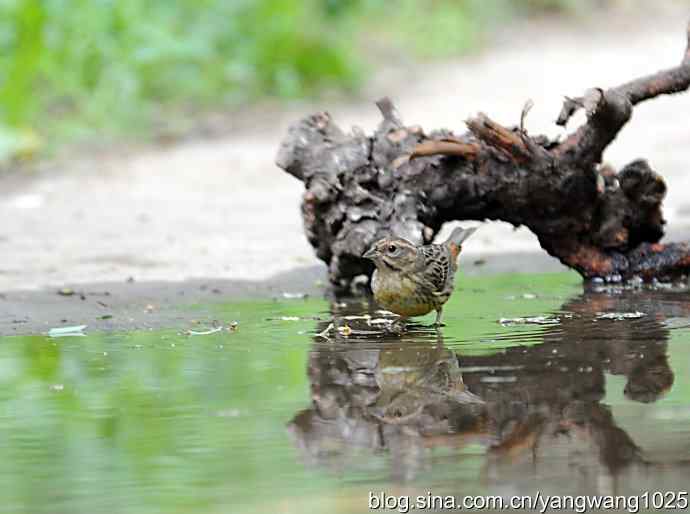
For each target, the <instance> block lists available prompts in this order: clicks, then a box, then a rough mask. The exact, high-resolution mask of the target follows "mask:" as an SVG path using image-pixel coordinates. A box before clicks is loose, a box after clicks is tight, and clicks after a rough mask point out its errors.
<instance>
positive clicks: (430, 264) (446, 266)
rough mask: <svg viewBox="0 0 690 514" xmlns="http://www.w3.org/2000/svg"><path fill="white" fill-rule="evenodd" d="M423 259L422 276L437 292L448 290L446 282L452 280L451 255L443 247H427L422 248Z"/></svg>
mask: <svg viewBox="0 0 690 514" xmlns="http://www.w3.org/2000/svg"><path fill="white" fill-rule="evenodd" d="M422 256H423V257H424V260H423V266H424V276H425V278H426V279H427V280H428V281H429V283H430V284H431V285H432V286H433V289H434V290H435V291H437V292H442V291H446V290H447V289H448V281H449V279H451V280H452V269H451V268H452V266H453V263H452V262H451V255H450V252H449V251H448V248H447V247H445V246H444V245H427V246H423V247H422Z"/></svg>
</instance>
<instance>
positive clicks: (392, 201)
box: [276, 26, 690, 287]
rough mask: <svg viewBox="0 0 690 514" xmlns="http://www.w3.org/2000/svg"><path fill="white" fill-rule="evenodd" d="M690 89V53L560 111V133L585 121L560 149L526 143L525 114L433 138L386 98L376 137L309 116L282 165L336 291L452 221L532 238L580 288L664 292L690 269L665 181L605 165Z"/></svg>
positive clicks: (297, 127) (643, 169) (639, 166)
mask: <svg viewBox="0 0 690 514" xmlns="http://www.w3.org/2000/svg"><path fill="white" fill-rule="evenodd" d="M688 38H689V41H690V26H689V30H688ZM689 86H690V45H689V46H688V48H687V50H686V52H685V54H684V56H683V59H682V61H681V63H680V65H679V66H677V67H675V68H671V69H668V70H663V71H660V72H658V73H656V74H653V75H649V76H646V77H642V78H639V79H636V80H633V81H631V82H628V83H626V84H623V85H621V86H618V87H614V88H610V89H606V90H604V89H600V88H595V89H591V90H589V91H588V92H586V93H585V94H584V95H583V96H582V97H578V98H566V100H565V102H564V105H563V108H562V110H561V113H560V115H559V116H558V119H557V123H558V124H561V125H565V124H566V122H567V121H568V119H569V118H570V117H571V116H572V114H573V113H574V112H575V111H577V110H578V109H579V108H584V109H585V111H586V114H587V121H586V122H585V123H584V124H583V125H582V126H581V127H579V128H578V129H577V130H576V131H575V132H573V133H572V134H570V135H569V136H568V137H566V138H565V139H564V140H563V141H554V140H549V139H548V138H546V137H545V136H531V135H528V134H527V132H526V130H525V129H524V118H525V116H526V114H527V111H528V110H529V107H530V105H525V107H524V109H523V112H522V117H521V119H520V125H519V126H518V127H514V128H507V127H504V126H502V125H500V124H499V123H496V122H495V121H493V120H492V119H490V118H489V117H488V116H486V115H485V114H479V115H477V116H476V117H473V118H470V119H469V120H467V122H466V124H467V127H468V129H469V130H468V132H466V133H464V134H461V135H455V134H453V133H451V132H449V131H447V130H438V131H435V132H432V133H430V134H428V135H427V134H425V133H424V132H423V130H422V129H421V128H420V127H418V126H405V125H404V124H403V123H402V122H401V120H400V117H399V116H398V114H397V113H396V111H395V108H394V106H393V104H392V102H391V101H390V100H389V99H386V98H384V99H382V100H380V101H379V102H377V105H378V107H379V110H380V111H381V114H382V116H383V120H382V121H381V123H380V125H379V126H378V128H377V130H376V131H375V132H374V134H373V135H370V136H368V135H366V134H364V133H363V132H362V131H361V130H359V129H357V128H355V129H353V130H352V132H351V133H345V132H343V131H342V130H341V129H340V128H339V127H338V126H337V125H336V124H335V123H334V121H333V120H332V119H331V117H330V115H329V114H328V113H325V112H322V113H318V114H314V115H312V116H308V117H307V118H305V119H303V120H301V121H299V122H297V123H295V124H294V125H293V126H291V127H290V129H289V131H288V134H287V136H286V138H285V139H284V141H283V142H282V144H281V147H280V149H279V152H278V156H277V159H276V162H277V164H278V166H279V167H281V168H282V169H284V170H285V171H287V172H288V173H290V174H292V175H293V176H295V177H296V178H297V179H299V180H301V181H303V182H304V184H305V187H306V191H305V193H304V196H303V200H302V215H303V219H304V227H305V232H306V234H307V237H308V239H309V241H310V243H311V244H312V245H313V246H314V248H315V249H316V253H317V255H318V256H319V258H321V259H322V260H324V261H325V262H326V263H327V264H328V265H329V275H330V280H331V282H332V283H333V284H334V285H335V286H337V287H349V286H351V284H352V281H353V279H354V278H355V277H357V276H358V275H362V274H364V275H369V274H370V273H371V272H372V270H373V268H372V265H371V263H370V262H368V261H366V260H364V259H362V258H361V257H360V256H361V255H362V253H363V252H364V251H365V250H366V249H367V248H368V247H369V246H370V245H371V244H372V243H374V242H375V241H376V240H378V239H380V238H382V237H385V236H387V235H389V234H395V235H397V236H400V237H404V238H406V239H408V240H410V241H412V242H414V243H428V242H430V241H432V240H433V237H434V235H435V234H436V233H437V232H438V230H439V229H440V228H441V226H442V225H443V223H445V222H447V221H452V220H486V219H489V220H503V221H507V222H509V223H512V224H513V225H515V226H520V225H525V226H527V227H528V228H529V229H530V230H532V232H534V233H535V234H536V235H537V237H538V238H539V242H540V244H541V246H542V247H543V248H544V249H545V250H546V251H547V252H548V253H549V254H550V255H552V256H554V257H556V258H558V259H560V261H561V262H563V263H564V264H566V265H567V266H570V267H572V268H574V269H576V270H577V271H578V272H580V273H581V274H582V276H583V277H585V278H593V277H602V278H606V279H608V280H620V279H626V278H631V277H633V276H641V277H643V278H645V279H651V278H664V277H667V276H669V275H675V274H681V273H686V272H687V271H688V269H689V268H690V247H689V246H688V244H687V243H672V244H659V240H660V239H661V237H662V236H663V235H664V223H665V221H664V219H663V215H662V201H663V199H664V196H665V193H666V184H665V183H664V180H663V179H662V177H661V176H660V175H658V174H657V173H656V172H655V171H654V170H653V169H652V168H651V167H650V165H649V164H648V163H647V162H646V161H645V160H643V159H637V160H634V161H632V162H631V163H629V164H628V165H626V166H624V167H623V168H622V169H621V170H619V171H616V170H614V169H612V168H611V167H609V166H606V165H602V164H601V160H602V154H603V152H604V150H605V149H606V147H607V146H608V145H609V144H610V143H611V142H612V141H613V140H614V139H615V137H616V135H617V134H618V132H619V131H620V129H621V128H622V127H623V126H624V125H625V123H626V122H627V121H628V120H629V119H630V116H631V114H632V110H633V106H634V105H635V104H637V103H639V102H642V101H644V100H648V99H651V98H654V97H656V96H658V95H661V94H671V93H678V92H681V91H685V90H686V89H688V87H689Z"/></svg>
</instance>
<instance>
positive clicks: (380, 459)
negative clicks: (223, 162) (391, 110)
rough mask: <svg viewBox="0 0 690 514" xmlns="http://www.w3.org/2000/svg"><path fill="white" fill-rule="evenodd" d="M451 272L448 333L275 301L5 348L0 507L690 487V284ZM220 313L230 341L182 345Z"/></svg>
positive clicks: (223, 506)
mask: <svg viewBox="0 0 690 514" xmlns="http://www.w3.org/2000/svg"><path fill="white" fill-rule="evenodd" d="M460 280H461V281H460V285H459V288H458V293H457V294H456V295H455V296H454V297H453V298H452V299H451V301H450V302H449V304H448V306H447V308H446V309H445V312H444V316H445V322H446V326H445V327H443V328H442V329H441V330H440V331H436V330H434V329H433V328H431V327H430V324H431V322H432V321H433V316H432V315H430V316H428V317H426V318H421V319H420V320H419V321H418V322H417V323H415V324H413V325H412V326H410V327H408V330H407V331H406V332H405V333H404V334H402V335H400V334H397V333H394V331H390V330H387V329H385V327H386V326H387V324H386V322H385V321H379V320H381V319H384V320H385V319H388V318H387V316H386V315H385V314H380V313H376V312H374V311H373V310H372V307H371V306H370V305H369V304H368V303H367V302H363V301H361V300H355V301H348V302H344V303H334V304H329V303H328V302H326V301H325V300H321V299H314V298H307V299H300V298H295V299H282V298H281V299H280V300H275V299H268V300H266V301H263V302H257V301H252V302H229V303H226V304H222V305H220V306H217V305H216V306H204V309H203V310H202V309H200V312H205V311H206V310H208V309H212V310H213V315H212V317H211V318H208V319H206V318H203V317H202V318H201V319H200V322H199V323H198V324H195V325H193V326H184V327H174V328H171V329H170V330H165V331H151V332H137V333H125V334H120V333H89V331H88V329H87V330H86V333H87V336H86V337H71V338H60V339H52V338H49V337H47V336H45V335H36V336H26V337H5V338H1V339H0V381H1V382H2V383H1V384H0V495H1V497H2V498H3V501H2V503H1V504H0V512H13V513H14V512H17V513H32V514H39V513H51V514H58V513H75V512H89V513H96V512H104V513H105V512H108V513H119V512H123V513H124V512H128V513H129V512H134V513H158V512H165V513H177V512H185V513H186V512H189V513H192V512H194V513H198V512H242V513H254V512H261V513H263V512H266V513H274V512H342V513H345V512H366V511H367V499H368V495H369V492H380V491H385V492H386V493H388V494H409V495H417V494H426V493H427V491H431V492H432V493H433V494H439V495H441V494H452V495H458V496H462V495H474V494H500V495H505V496H509V495H512V494H533V493H534V492H535V491H537V490H539V491H541V492H542V493H543V494H556V493H558V494H588V495H595V494H599V495H601V494H639V493H641V492H644V491H647V490H650V491H654V490H662V491H667V490H682V489H687V483H688V482H687V478H688V477H689V476H690V296H689V294H688V291H687V289H686V288H680V287H672V288H657V289H650V288H647V289H642V290H637V289H636V290H627V289H613V290H604V291H590V292H583V289H582V285H581V283H580V281H579V278H578V277H576V276H575V275H573V274H568V273H565V274H545V275H498V276H493V277H481V278H465V277H463V278H461V279H460ZM607 313H608V314H613V316H611V318H613V319H609V318H607V317H606V316H605V315H606V314H607ZM626 315H627V316H626ZM362 316H370V317H369V318H366V317H362ZM521 318H523V319H521ZM524 318H533V319H532V320H531V321H532V322H531V323H525V322H524V321H525V320H524ZM213 320H216V321H217V322H219V323H220V324H221V326H224V327H225V326H228V325H229V324H230V323H231V322H233V321H237V323H238V325H237V329H236V330H222V331H220V332H216V333H213V334H208V335H198V336H196V335H189V332H188V330H189V329H191V330H193V331H196V332H200V331H203V330H204V329H205V328H211V327H212V326H213V325H212V321H213ZM500 320H503V323H500V322H499V321H500ZM510 320H512V321H510ZM331 323H333V327H332V328H330V329H329V326H330V324H331ZM317 334H322V335H321V336H319V335H317Z"/></svg>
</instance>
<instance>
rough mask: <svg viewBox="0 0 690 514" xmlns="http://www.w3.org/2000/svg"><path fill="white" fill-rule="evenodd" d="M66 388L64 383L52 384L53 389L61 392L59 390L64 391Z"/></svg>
mask: <svg viewBox="0 0 690 514" xmlns="http://www.w3.org/2000/svg"><path fill="white" fill-rule="evenodd" d="M64 389H65V386H64V385H63V384H52V385H51V386H50V390H51V391H56V392H59V391H62V390H64Z"/></svg>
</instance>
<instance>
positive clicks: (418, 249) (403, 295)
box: [363, 227, 476, 325]
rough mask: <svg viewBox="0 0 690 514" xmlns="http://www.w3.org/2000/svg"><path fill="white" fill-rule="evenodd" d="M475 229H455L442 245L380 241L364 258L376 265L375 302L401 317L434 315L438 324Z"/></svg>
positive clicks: (373, 284)
mask: <svg viewBox="0 0 690 514" xmlns="http://www.w3.org/2000/svg"><path fill="white" fill-rule="evenodd" d="M475 230H476V228H468V229H465V228H462V227H458V228H456V229H455V230H454V231H453V233H452V234H451V235H450V237H449V238H448V240H447V241H446V242H444V243H442V244H432V245H425V246H415V245H414V244H412V243H410V242H409V241H407V240H405V239H401V238H392V239H382V240H380V241H378V242H376V243H375V244H374V246H372V247H371V248H370V249H369V250H368V251H367V252H366V253H365V254H364V255H363V257H364V258H366V259H371V260H372V261H374V264H376V270H375V271H374V275H373V277H372V279H371V289H372V291H373V292H374V298H375V299H376V302H377V303H378V304H379V305H381V306H382V307H384V308H386V309H388V310H390V311H392V312H394V313H396V314H399V315H400V316H403V317H408V316H423V315H424V314H427V313H429V312H431V311H432V310H435V311H436V325H440V324H441V314H442V311H443V304H445V303H446V302H447V301H448V298H450V295H451V294H452V293H453V287H454V285H455V280H454V279H455V271H456V270H457V267H458V266H457V259H458V255H459V254H460V250H461V248H462V246H461V245H462V243H463V242H464V241H465V239H467V238H468V237H469V236H470V235H472V233H473V232H474V231H475Z"/></svg>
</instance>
